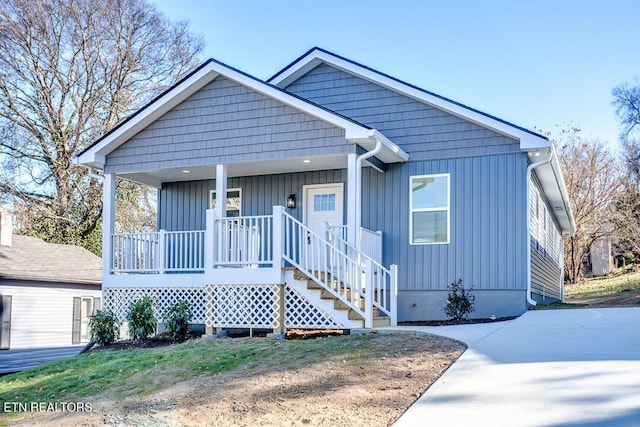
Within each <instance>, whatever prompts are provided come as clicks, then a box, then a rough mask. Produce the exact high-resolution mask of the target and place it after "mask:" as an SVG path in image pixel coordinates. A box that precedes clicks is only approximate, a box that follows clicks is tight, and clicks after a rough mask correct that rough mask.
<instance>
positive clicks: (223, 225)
mask: <svg viewBox="0 0 640 427" xmlns="http://www.w3.org/2000/svg"><path fill="white" fill-rule="evenodd" d="M215 226H216V230H217V233H218V238H217V242H216V246H217V249H216V255H215V258H214V266H216V267H252V268H255V267H258V266H264V265H272V264H273V242H272V239H273V233H272V228H273V216H272V215H262V216H243V217H232V218H229V217H228V218H217V219H216V220H215Z"/></svg>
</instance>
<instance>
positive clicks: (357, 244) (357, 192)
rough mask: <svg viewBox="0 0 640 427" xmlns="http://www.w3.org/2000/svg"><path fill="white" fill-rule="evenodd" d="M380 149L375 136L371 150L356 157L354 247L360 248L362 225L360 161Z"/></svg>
mask: <svg viewBox="0 0 640 427" xmlns="http://www.w3.org/2000/svg"><path fill="white" fill-rule="evenodd" d="M380 151H382V141H380V140H379V139H377V138H376V146H375V147H373V149H372V150H370V151H367V152H366V153H364V154H361V155H359V156H358V158H357V159H356V188H355V191H354V193H355V197H356V215H355V216H356V223H355V227H356V241H355V247H356V249H358V250H360V227H361V225H362V163H364V161H365V160H367V159H368V158H371V157H373V156H375V155H376V154H378V153H380Z"/></svg>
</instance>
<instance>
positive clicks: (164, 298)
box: [103, 285, 344, 329]
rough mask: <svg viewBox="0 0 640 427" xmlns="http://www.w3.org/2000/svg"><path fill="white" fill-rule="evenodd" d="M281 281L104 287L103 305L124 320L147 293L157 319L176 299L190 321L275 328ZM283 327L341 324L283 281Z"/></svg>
mask: <svg viewBox="0 0 640 427" xmlns="http://www.w3.org/2000/svg"><path fill="white" fill-rule="evenodd" d="M281 286H282V285H209V286H207V287H206V288H174V287H171V288H105V289H104V290H103V297H104V305H105V308H109V309H111V311H113V313H114V314H115V315H116V318H117V319H118V320H119V321H125V319H126V317H127V311H128V310H129V306H130V305H131V303H133V302H135V301H136V300H138V299H140V298H142V297H145V296H149V297H150V298H151V299H152V300H153V302H154V310H155V316H156V318H157V319H158V321H161V319H162V317H163V315H164V313H165V312H166V310H167V309H168V308H169V307H171V306H172V305H173V304H175V303H176V302H178V301H179V300H184V301H187V302H189V304H190V306H191V310H192V311H193V320H192V322H193V323H205V324H206V326H209V327H216V328H261V329H262V328H263V329H275V328H277V327H278V326H279V325H280V298H281V297H280V295H281V294H280V287H281ZM284 324H285V327H286V328H301V329H325V328H327V329H328V328H336V329H340V328H344V325H343V324H341V323H340V322H338V321H336V320H335V319H334V318H333V317H332V316H331V314H330V313H327V312H326V311H324V310H322V309H320V308H318V307H316V306H314V305H313V304H312V303H311V302H310V301H309V300H308V299H307V298H306V297H305V296H304V295H302V294H301V293H299V292H298V291H297V290H295V289H293V288H291V287H289V286H287V285H285V288H284Z"/></svg>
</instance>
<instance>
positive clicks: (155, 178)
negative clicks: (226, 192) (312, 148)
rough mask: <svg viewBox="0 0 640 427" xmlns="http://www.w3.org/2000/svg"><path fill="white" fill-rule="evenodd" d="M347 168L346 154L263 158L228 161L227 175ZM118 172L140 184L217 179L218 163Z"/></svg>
mask: <svg viewBox="0 0 640 427" xmlns="http://www.w3.org/2000/svg"><path fill="white" fill-rule="evenodd" d="M305 160H308V162H305ZM346 168H347V155H346V154H343V155H331V156H317V157H308V158H293V159H289V158H288V159H275V160H260V161H253V162H242V163H228V164H227V177H236V176H253V175H272V174H279V173H292V172H309V171H316V170H328V169H346ZM185 171H188V172H185ZM117 175H118V176H119V177H121V178H124V179H128V180H130V181H135V182H139V183H141V184H146V185H150V186H152V187H157V188H160V186H161V185H162V183H163V182H176V181H195V180H202V179H215V176H216V165H215V164H207V165H201V166H190V167H174V168H167V169H156V170H144V171H137V172H128V173H119V174H117Z"/></svg>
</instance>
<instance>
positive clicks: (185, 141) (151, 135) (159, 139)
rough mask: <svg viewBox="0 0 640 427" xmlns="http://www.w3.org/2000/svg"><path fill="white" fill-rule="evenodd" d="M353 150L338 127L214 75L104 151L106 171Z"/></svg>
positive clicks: (337, 152) (266, 158) (291, 156)
mask: <svg viewBox="0 0 640 427" xmlns="http://www.w3.org/2000/svg"><path fill="white" fill-rule="evenodd" d="M354 150H355V146H353V144H349V143H348V142H347V141H346V140H345V135H344V130H343V129H341V128H337V127H335V126H333V125H331V124H329V123H326V122H324V121H322V120H319V119H316V118H315V117H312V116H309V115H308V114H305V113H303V112H301V111H298V110H296V109H294V108H292V107H289V106H288V105H285V104H282V103H281V102H279V101H276V100H273V99H271V98H269V97H267V96H265V95H262V94H260V93H258V92H255V91H252V90H251V89H249V88H247V87H245V86H242V85H240V84H237V83H235V82H233V81H231V80H229V79H226V78H224V77H219V78H217V79H215V80H214V81H213V82H211V83H209V84H208V85H206V86H205V87H203V88H202V89H201V90H199V91H198V92H196V93H195V94H193V95H192V96H190V97H189V98H187V99H186V100H185V101H183V102H182V103H180V104H179V105H177V106H176V107H175V108H173V109H172V110H171V111H169V112H168V113H166V114H165V115H163V116H162V117H161V118H160V119H158V120H156V121H155V122H154V123H152V124H151V125H149V126H148V127H147V128H145V129H144V130H143V131H141V132H139V133H138V134H137V135H135V136H134V137H133V138H131V139H130V140H129V141H127V142H126V143H125V144H123V145H122V146H121V147H119V148H118V149H116V150H115V151H114V152H113V153H111V154H110V155H109V156H108V157H107V163H106V168H105V169H106V170H105V171H106V172H107V173H113V172H128V171H135V170H140V169H148V168H160V167H188V166H197V165H204V164H212V163H232V162H240V161H252V160H269V159H275V158H293V157H303V156H308V155H318V154H339V153H347V152H352V151H354Z"/></svg>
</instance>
